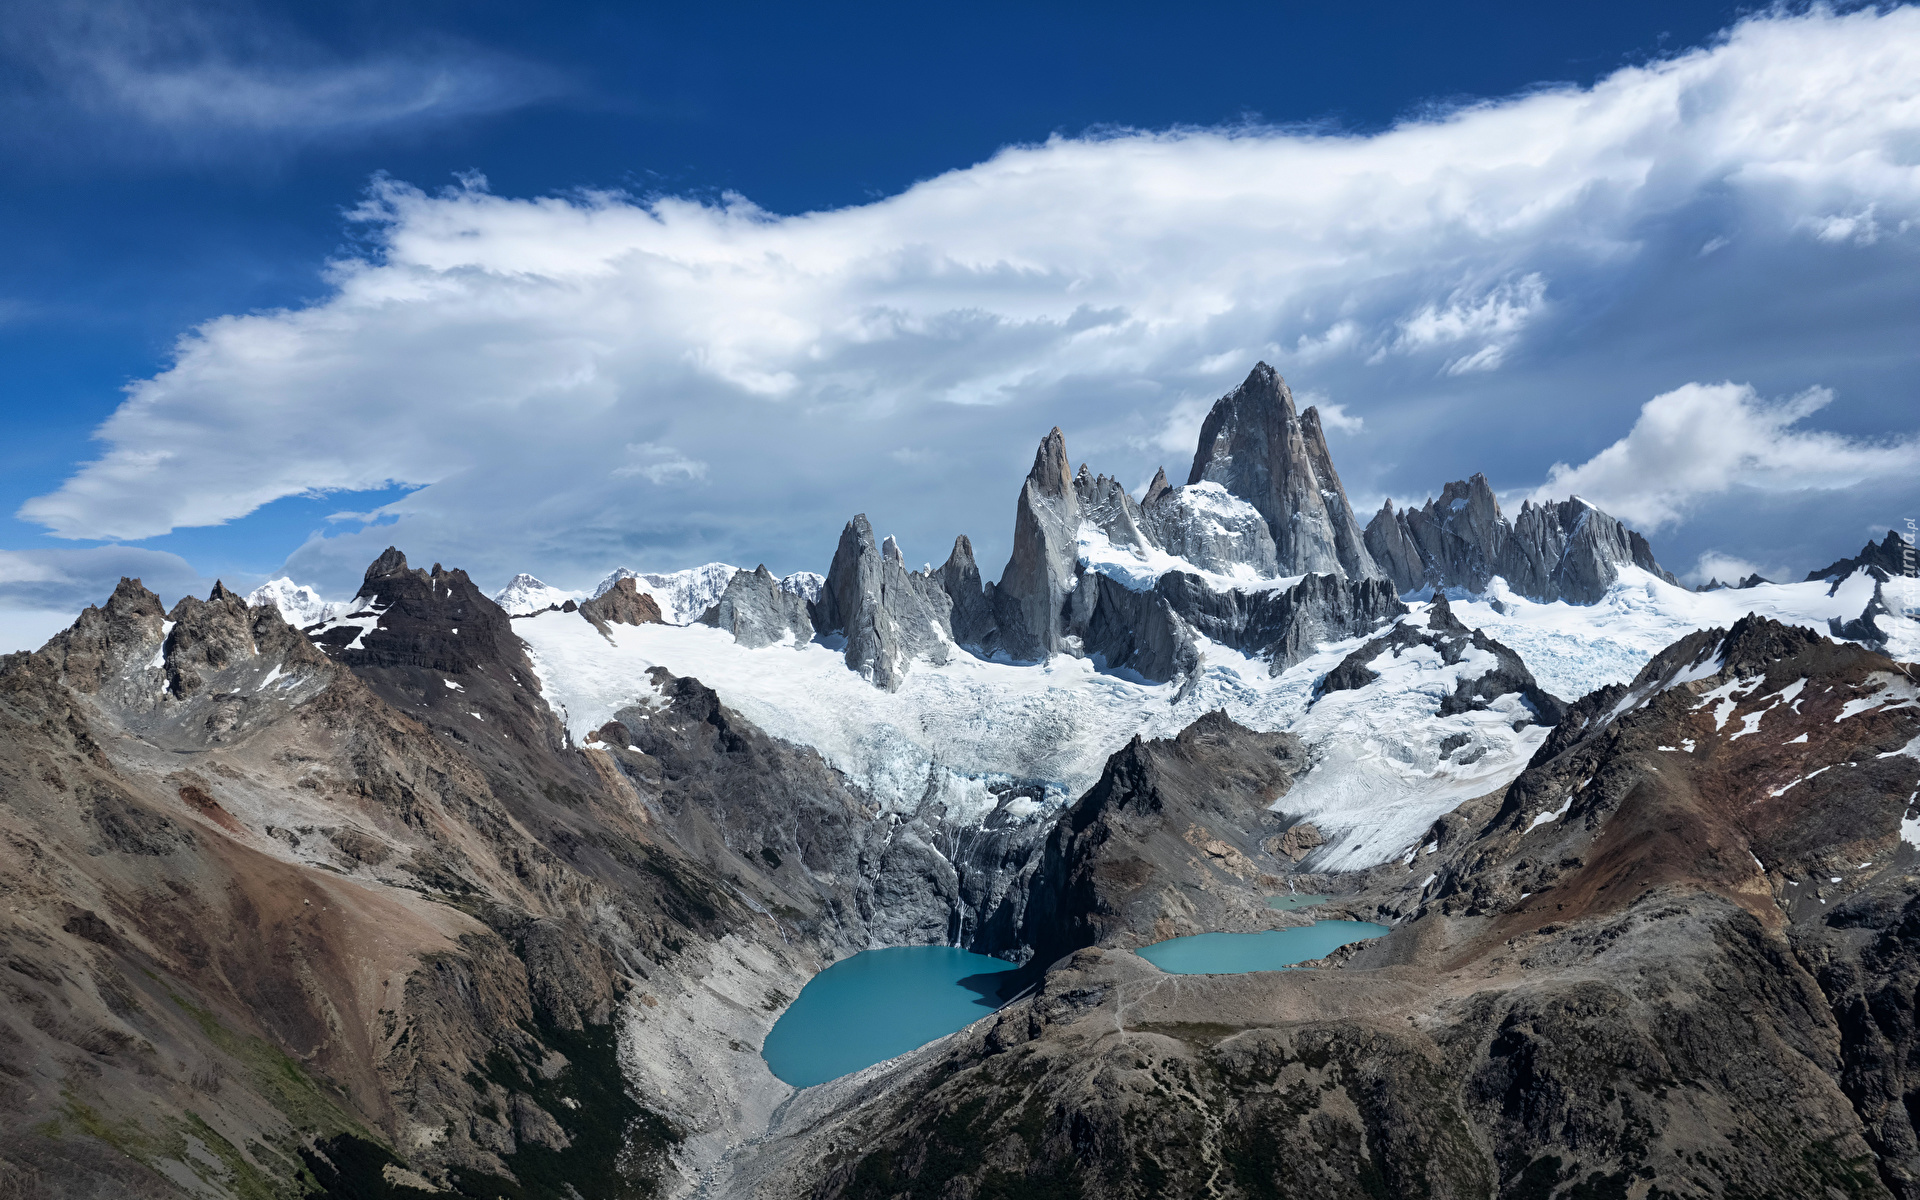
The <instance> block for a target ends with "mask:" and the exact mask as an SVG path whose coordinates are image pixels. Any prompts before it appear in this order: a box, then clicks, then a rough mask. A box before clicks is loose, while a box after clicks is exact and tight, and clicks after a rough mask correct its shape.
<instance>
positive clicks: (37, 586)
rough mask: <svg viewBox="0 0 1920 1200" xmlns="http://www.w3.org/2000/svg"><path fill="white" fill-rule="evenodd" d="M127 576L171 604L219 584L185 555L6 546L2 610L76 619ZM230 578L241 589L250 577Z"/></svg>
mask: <svg viewBox="0 0 1920 1200" xmlns="http://www.w3.org/2000/svg"><path fill="white" fill-rule="evenodd" d="M123 575H124V576H128V577H130V578H133V579H138V580H140V581H141V582H142V583H143V584H145V585H146V586H147V587H148V588H150V589H151V590H153V591H155V592H157V593H159V595H160V596H161V598H162V600H163V601H165V602H166V603H168V604H171V603H172V602H173V601H174V600H176V599H178V598H179V597H180V596H181V595H182V594H184V593H186V592H196V593H204V592H206V591H207V590H209V589H210V588H211V587H212V586H213V580H211V579H205V578H202V577H201V576H200V574H199V572H197V571H195V570H194V569H193V567H192V566H191V565H189V564H188V562H187V560H185V559H184V558H181V557H180V556H179V555H177V554H169V553H166V552H164V551H160V550H147V549H143V548H140V547H137V546H96V547H93V548H90V549H85V550H69V549H59V550H0V610H6V611H23V612H41V613H46V612H65V613H68V614H70V615H69V617H68V621H69V622H70V621H71V620H72V617H71V614H73V613H77V612H79V611H80V610H81V609H83V608H85V607H86V606H87V605H89V604H102V603H105V602H106V599H107V597H108V596H109V595H111V594H112V592H113V588H114V585H115V584H117V583H118V582H119V581H120V577H121V576H123ZM228 582H229V583H231V584H233V585H234V586H235V587H239V586H240V584H241V583H242V582H245V581H242V580H238V579H230V580H229V581H228ZM20 619H21V620H27V618H24V617H23V618H20ZM33 628H38V626H33ZM42 640H44V639H42ZM15 648H16V649H18V648H20V647H15Z"/></svg>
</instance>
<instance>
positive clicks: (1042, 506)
mask: <svg viewBox="0 0 1920 1200" xmlns="http://www.w3.org/2000/svg"><path fill="white" fill-rule="evenodd" d="M1079 531H1080V500H1079V496H1078V494H1077V493H1076V492H1075V490H1074V486H1073V476H1072V474H1071V472H1070V470H1069V468H1068V466H1067V440H1066V437H1065V436H1064V435H1063V434H1061V432H1060V430H1059V428H1058V427H1055V428H1054V429H1053V431H1052V432H1050V433H1049V434H1047V436H1046V437H1045V438H1044V439H1042V440H1041V442H1040V449H1039V450H1038V451H1037V452H1036V453H1035V455H1034V459H1033V469H1032V470H1030V471H1029V472H1027V479H1026V482H1025V483H1023V484H1022V485H1021V487H1020V499H1019V502H1018V504H1017V505H1016V506H1015V509H1014V520H1013V553H1012V555H1011V556H1010V557H1009V558H1008V559H1007V566H1006V570H1004V571H1002V572H1001V574H1000V582H999V584H998V585H997V586H996V587H995V588H994V589H993V596H992V604H993V621H994V625H995V627H996V629H997V636H998V639H999V648H1000V649H1001V650H1003V651H1005V652H1006V653H1007V654H1008V655H1010V656H1011V657H1013V658H1014V659H1016V660H1018V661H1026V662H1033V661H1038V660H1041V659H1044V658H1046V657H1048V656H1049V655H1052V654H1056V653H1059V652H1061V651H1066V650H1070V649H1071V648H1070V646H1069V643H1068V641H1067V629H1066V617H1065V613H1064V611H1063V610H1064V608H1065V604H1066V599H1067V596H1068V593H1070V592H1071V591H1072V590H1073V586H1074V577H1075V572H1076V570H1077V567H1078V564H1079V558H1080V555H1079Z"/></svg>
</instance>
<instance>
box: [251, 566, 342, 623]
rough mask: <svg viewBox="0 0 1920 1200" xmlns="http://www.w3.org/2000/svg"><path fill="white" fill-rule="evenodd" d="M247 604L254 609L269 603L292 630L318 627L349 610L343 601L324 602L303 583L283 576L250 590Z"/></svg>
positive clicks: (317, 593)
mask: <svg viewBox="0 0 1920 1200" xmlns="http://www.w3.org/2000/svg"><path fill="white" fill-rule="evenodd" d="M247 603H248V604H250V605H253V606H255V607H257V606H259V605H262V604H271V605H272V606H273V607H275V608H277V609H279V610H280V616H281V619H282V620H284V621H286V623H287V624H289V625H291V626H293V627H294V628H295V629H305V628H306V627H307V626H309V625H317V624H319V623H320V622H321V621H325V620H329V619H331V618H333V617H337V616H339V615H340V614H341V613H344V612H346V611H347V609H348V607H350V605H349V604H348V602H347V601H344V600H323V599H321V597H320V593H319V592H316V591H314V590H313V589H312V588H310V587H308V586H306V585H305V584H301V583H295V582H294V581H293V580H291V579H289V578H287V577H286V576H285V575H282V576H280V577H279V578H278V579H269V580H267V582H265V583H263V584H261V585H260V586H259V587H257V588H255V589H253V591H252V592H250V593H249V594H248V595H247Z"/></svg>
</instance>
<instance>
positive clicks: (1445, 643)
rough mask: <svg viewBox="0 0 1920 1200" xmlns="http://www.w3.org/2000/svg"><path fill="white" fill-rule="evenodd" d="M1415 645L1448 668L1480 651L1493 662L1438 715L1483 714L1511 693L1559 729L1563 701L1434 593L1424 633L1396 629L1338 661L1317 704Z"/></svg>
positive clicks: (1361, 683) (1358, 684)
mask: <svg viewBox="0 0 1920 1200" xmlns="http://www.w3.org/2000/svg"><path fill="white" fill-rule="evenodd" d="M1415 646H1424V647H1426V648H1427V649H1430V650H1432V651H1434V652H1435V653H1437V654H1438V655H1439V656H1440V661H1441V662H1443V663H1445V664H1446V665H1448V666H1453V665H1454V664H1456V663H1458V662H1460V661H1461V660H1462V659H1464V658H1465V657H1466V655H1467V652H1468V651H1469V650H1479V651H1482V652H1484V653H1487V654H1491V655H1492V656H1493V658H1494V665H1493V666H1492V667H1490V668H1489V669H1488V670H1487V671H1485V672H1484V673H1483V674H1481V675H1479V676H1476V677H1475V678H1473V679H1462V680H1461V681H1460V682H1459V684H1458V685H1457V686H1456V687H1455V688H1454V690H1453V693H1452V694H1451V695H1448V696H1446V697H1444V698H1442V699H1441V701H1440V707H1439V709H1438V710H1437V711H1438V715H1439V716H1443V717H1447V716H1452V715H1454V714H1455V713H1463V712H1473V711H1476V710H1484V709H1486V708H1487V707H1488V702H1489V701H1492V700H1496V699H1498V698H1499V697H1501V696H1507V695H1513V694H1515V693H1518V694H1519V696H1520V698H1521V699H1522V700H1524V701H1526V704H1527V707H1528V708H1530V709H1532V710H1533V713H1534V717H1535V719H1536V721H1537V722H1538V723H1539V724H1541V725H1557V724H1559V723H1560V718H1561V717H1562V716H1564V715H1565V714H1566V709H1567V705H1566V701H1564V700H1562V699H1560V698H1559V697H1558V696H1555V695H1553V694H1552V693H1551V692H1549V691H1547V690H1546V689H1545V688H1542V687H1541V686H1540V685H1539V683H1538V682H1537V681H1536V680H1535V679H1534V677H1533V672H1532V671H1529V670H1527V664H1526V663H1524V662H1522V661H1521V659H1520V656H1519V655H1518V654H1516V653H1514V652H1513V651H1512V650H1510V649H1509V648H1507V647H1506V646H1504V645H1502V644H1501V643H1499V642H1496V641H1494V640H1493V639H1492V638H1490V637H1488V636H1487V635H1486V634H1484V633H1482V632H1481V631H1480V630H1478V629H1468V628H1467V627H1466V626H1465V625H1463V624H1462V623H1461V622H1460V619H1459V618H1458V617H1456V616H1454V615H1453V610H1452V609H1451V608H1450V607H1448V605H1447V598H1446V597H1445V596H1443V595H1441V594H1440V593H1439V592H1435V593H1434V594H1433V608H1432V610H1431V611H1430V612H1429V613H1428V615H1427V626H1426V628H1425V629H1421V628H1418V627H1416V626H1413V625H1408V624H1396V625H1395V626H1393V628H1392V629H1390V630H1388V631H1387V632H1386V633H1385V634H1383V635H1381V636H1380V637H1377V638H1374V639H1373V640H1372V641H1370V642H1368V643H1367V644H1366V645H1364V646H1362V647H1360V648H1359V649H1358V650H1355V651H1354V652H1353V653H1352V654H1349V655H1347V657H1345V658H1344V659H1342V660H1340V665H1339V666H1337V667H1335V668H1334V669H1333V670H1331V671H1329V672H1327V674H1326V675H1325V677H1323V678H1322V679H1321V681H1320V687H1319V690H1318V693H1317V696H1316V699H1317V698H1318V696H1324V695H1326V694H1327V693H1329V692H1340V691H1353V690H1356V689H1359V688H1363V687H1365V686H1367V685H1368V684H1370V683H1372V682H1373V681H1374V680H1376V679H1378V678H1379V675H1377V674H1376V673H1375V672H1374V671H1373V670H1372V668H1370V667H1368V666H1367V664H1368V663H1371V662H1373V661H1374V660H1376V659H1378V658H1379V657H1380V656H1381V655H1382V654H1389V653H1390V654H1392V655H1393V656H1394V657H1395V658H1398V657H1400V655H1401V654H1402V653H1403V652H1405V651H1406V650H1409V649H1411V648H1413V647H1415Z"/></svg>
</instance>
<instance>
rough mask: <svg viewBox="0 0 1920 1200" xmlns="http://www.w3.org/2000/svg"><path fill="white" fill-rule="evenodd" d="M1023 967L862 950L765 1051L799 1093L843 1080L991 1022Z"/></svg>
mask: <svg viewBox="0 0 1920 1200" xmlns="http://www.w3.org/2000/svg"><path fill="white" fill-rule="evenodd" d="M1307 957H1309V958H1311V957H1313V956H1312V955H1308V956H1307ZM1017 969H1018V968H1017V967H1016V966H1015V965H1014V964H1013V963H1010V962H1007V961H1005V960H1004V959H998V958H989V957H987V956H986V955H984V954H969V953H967V952H966V951H965V950H956V949H955V948H953V947H952V946H891V947H888V948H887V949H885V950H867V951H863V952H861V953H859V954H856V955H854V956H853V957H852V958H846V959H842V960H840V961H839V962H837V963H835V964H833V965H832V966H830V967H828V968H827V969H826V970H824V971H822V972H820V973H819V974H818V975H815V976H814V977H813V978H812V979H810V980H808V981H807V986H806V987H804V988H801V989H800V994H799V995H798V996H797V997H795V998H794V1001H793V1003H792V1004H791V1005H789V1006H788V1008H787V1011H786V1012H784V1013H781V1014H780V1019H779V1020H778V1021H776V1022H774V1026H773V1029H772V1030H771V1031H770V1032H769V1033H768V1034H767V1041H766V1045H765V1046H763V1047H762V1048H761V1050H760V1053H761V1056H762V1057H764V1058H765V1059H766V1060H767V1066H769V1067H771V1068H772V1069H773V1073H774V1074H775V1075H776V1076H778V1077H779V1078H780V1079H782V1080H784V1081H786V1082H787V1083H790V1084H792V1085H793V1086H794V1087H812V1086H813V1085H814V1084H816V1083H825V1082H826V1081H827V1080H829V1079H838V1078H839V1077H840V1076H842V1075H846V1074H850V1073H851V1072H854V1071H858V1070H859V1069H861V1068H862V1067H870V1066H872V1065H873V1064H874V1063H877V1062H885V1061H886V1060H887V1059H889V1058H893V1057H895V1056H896V1055H901V1054H905V1053H906V1052H907V1051H909V1050H912V1049H913V1048H915V1047H916V1046H924V1045H926V1044H927V1043H928V1042H931V1041H932V1040H933V1039H935V1038H937V1037H943V1036H945V1035H946V1034H949V1033H952V1032H954V1031H955V1030H957V1029H964V1028H965V1027H966V1026H968V1025H970V1024H972V1023H973V1022H975V1021H977V1020H979V1019H980V1018H981V1017H984V1016H986V1015H987V1014H988V1013H990V1012H992V1011H993V1010H994V1009H995V1008H997V1007H999V1005H1000V986H999V985H1000V984H1001V983H1003V982H1005V981H1004V980H1001V979H997V978H995V976H998V975H1000V974H1002V973H1004V972H1007V971H1013V970H1017Z"/></svg>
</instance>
